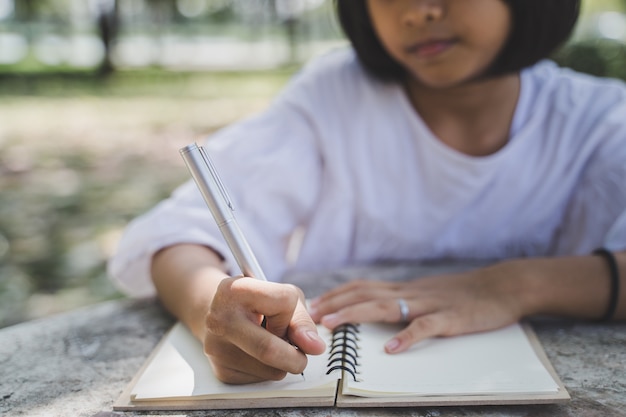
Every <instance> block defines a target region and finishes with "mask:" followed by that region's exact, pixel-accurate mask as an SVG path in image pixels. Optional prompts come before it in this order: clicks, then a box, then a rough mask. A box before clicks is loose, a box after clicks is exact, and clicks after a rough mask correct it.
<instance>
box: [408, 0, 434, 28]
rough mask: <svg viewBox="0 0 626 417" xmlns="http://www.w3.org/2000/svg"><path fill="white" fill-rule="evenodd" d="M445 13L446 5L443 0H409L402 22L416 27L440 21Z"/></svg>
mask: <svg viewBox="0 0 626 417" xmlns="http://www.w3.org/2000/svg"><path fill="white" fill-rule="evenodd" d="M443 15H444V7H443V2H442V1H441V0H415V1H409V2H407V6H406V8H405V10H404V12H403V16H402V23H403V24H404V25H405V26H408V27H415V26H419V25H422V24H424V23H431V22H435V21H438V20H440V19H441V18H442V17H443Z"/></svg>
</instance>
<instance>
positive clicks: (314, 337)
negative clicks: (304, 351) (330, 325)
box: [305, 330, 324, 342]
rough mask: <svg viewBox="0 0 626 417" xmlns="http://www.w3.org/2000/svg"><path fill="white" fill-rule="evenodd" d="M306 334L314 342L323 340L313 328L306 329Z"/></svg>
mask: <svg viewBox="0 0 626 417" xmlns="http://www.w3.org/2000/svg"><path fill="white" fill-rule="evenodd" d="M305 334H306V336H307V337H308V338H309V339H310V340H313V341H315V342H323V341H324V340H323V339H322V338H321V337H320V335H319V334H317V332H315V331H313V330H308V331H307V332H306V333H305Z"/></svg>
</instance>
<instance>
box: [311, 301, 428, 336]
mask: <svg viewBox="0 0 626 417" xmlns="http://www.w3.org/2000/svg"><path fill="white" fill-rule="evenodd" d="M405 303H406V305H407V307H408V309H409V312H408V316H407V321H410V320H412V319H413V318H415V317H418V316H420V315H424V314H428V313H430V312H432V311H433V310H434V305H433V304H432V302H430V301H429V300H416V299H412V300H405ZM401 321H402V311H401V309H400V305H399V303H398V298H381V299H377V300H372V301H367V302H364V303H359V304H354V305H351V306H348V307H345V308H343V309H341V310H339V311H337V312H336V313H332V314H329V315H326V316H324V317H322V318H321V323H322V324H323V325H324V326H325V327H328V328H329V329H334V328H335V327H337V326H339V325H341V324H345V323H376V322H386V323H398V322H401Z"/></svg>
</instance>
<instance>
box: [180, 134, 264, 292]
mask: <svg viewBox="0 0 626 417" xmlns="http://www.w3.org/2000/svg"><path fill="white" fill-rule="evenodd" d="M180 154H181V156H182V157H183V160H184V161H185V164H186V165H187V168H188V169H189V172H190V173H191V177H192V178H193V180H194V181H195V183H196V185H197V187H198V189H199V190H200V194H202V197H203V198H204V201H205V202H206V204H207V206H208V207H209V210H210V211H211V214H212V215H213V218H214V219H215V222H216V223H217V225H218V227H219V229H220V232H222V236H223V237H224V240H225V241H226V244H227V245H228V247H229V249H230V251H231V252H232V254H233V256H234V258H235V260H236V262H237V265H239V268H240V269H241V272H242V274H243V275H244V276H247V277H253V278H257V279H261V280H264V281H266V280H267V278H266V277H265V274H264V273H263V270H262V269H261V266H260V265H259V263H258V261H257V259H256V257H255V256H254V253H253V252H252V249H251V248H250V245H249V244H248V242H247V240H246V238H245V236H244V234H243V232H242V231H241V229H240V228H239V225H238V224H237V221H236V220H235V216H234V213H233V208H232V204H231V203H230V200H229V198H228V196H227V194H226V190H225V189H224V186H223V185H222V184H221V182H220V181H219V179H218V178H219V177H217V173H216V172H214V170H213V169H212V166H210V161H209V160H208V155H206V154H203V152H202V151H201V149H200V148H199V147H198V145H196V144H191V145H188V146H185V147H184V148H182V149H181V150H180Z"/></svg>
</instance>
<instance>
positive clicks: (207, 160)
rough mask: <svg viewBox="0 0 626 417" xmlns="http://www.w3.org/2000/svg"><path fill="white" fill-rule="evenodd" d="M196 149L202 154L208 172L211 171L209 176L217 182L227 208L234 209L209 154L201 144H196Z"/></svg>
mask: <svg viewBox="0 0 626 417" xmlns="http://www.w3.org/2000/svg"><path fill="white" fill-rule="evenodd" d="M198 150H199V151H200V155H202V159H204V162H205V163H206V165H207V168H208V169H209V172H210V173H211V176H212V177H213V179H214V180H215V183H216V184H217V188H219V190H220V193H222V197H224V201H225V202H226V205H227V206H228V208H230V211H235V208H234V207H233V203H232V201H231V199H230V196H229V195H228V192H227V191H226V187H225V186H224V184H223V183H222V180H221V179H220V176H219V175H218V174H217V171H216V170H215V168H214V167H213V162H212V161H211V158H209V155H208V154H207V153H206V151H205V150H204V148H203V147H202V146H198Z"/></svg>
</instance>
